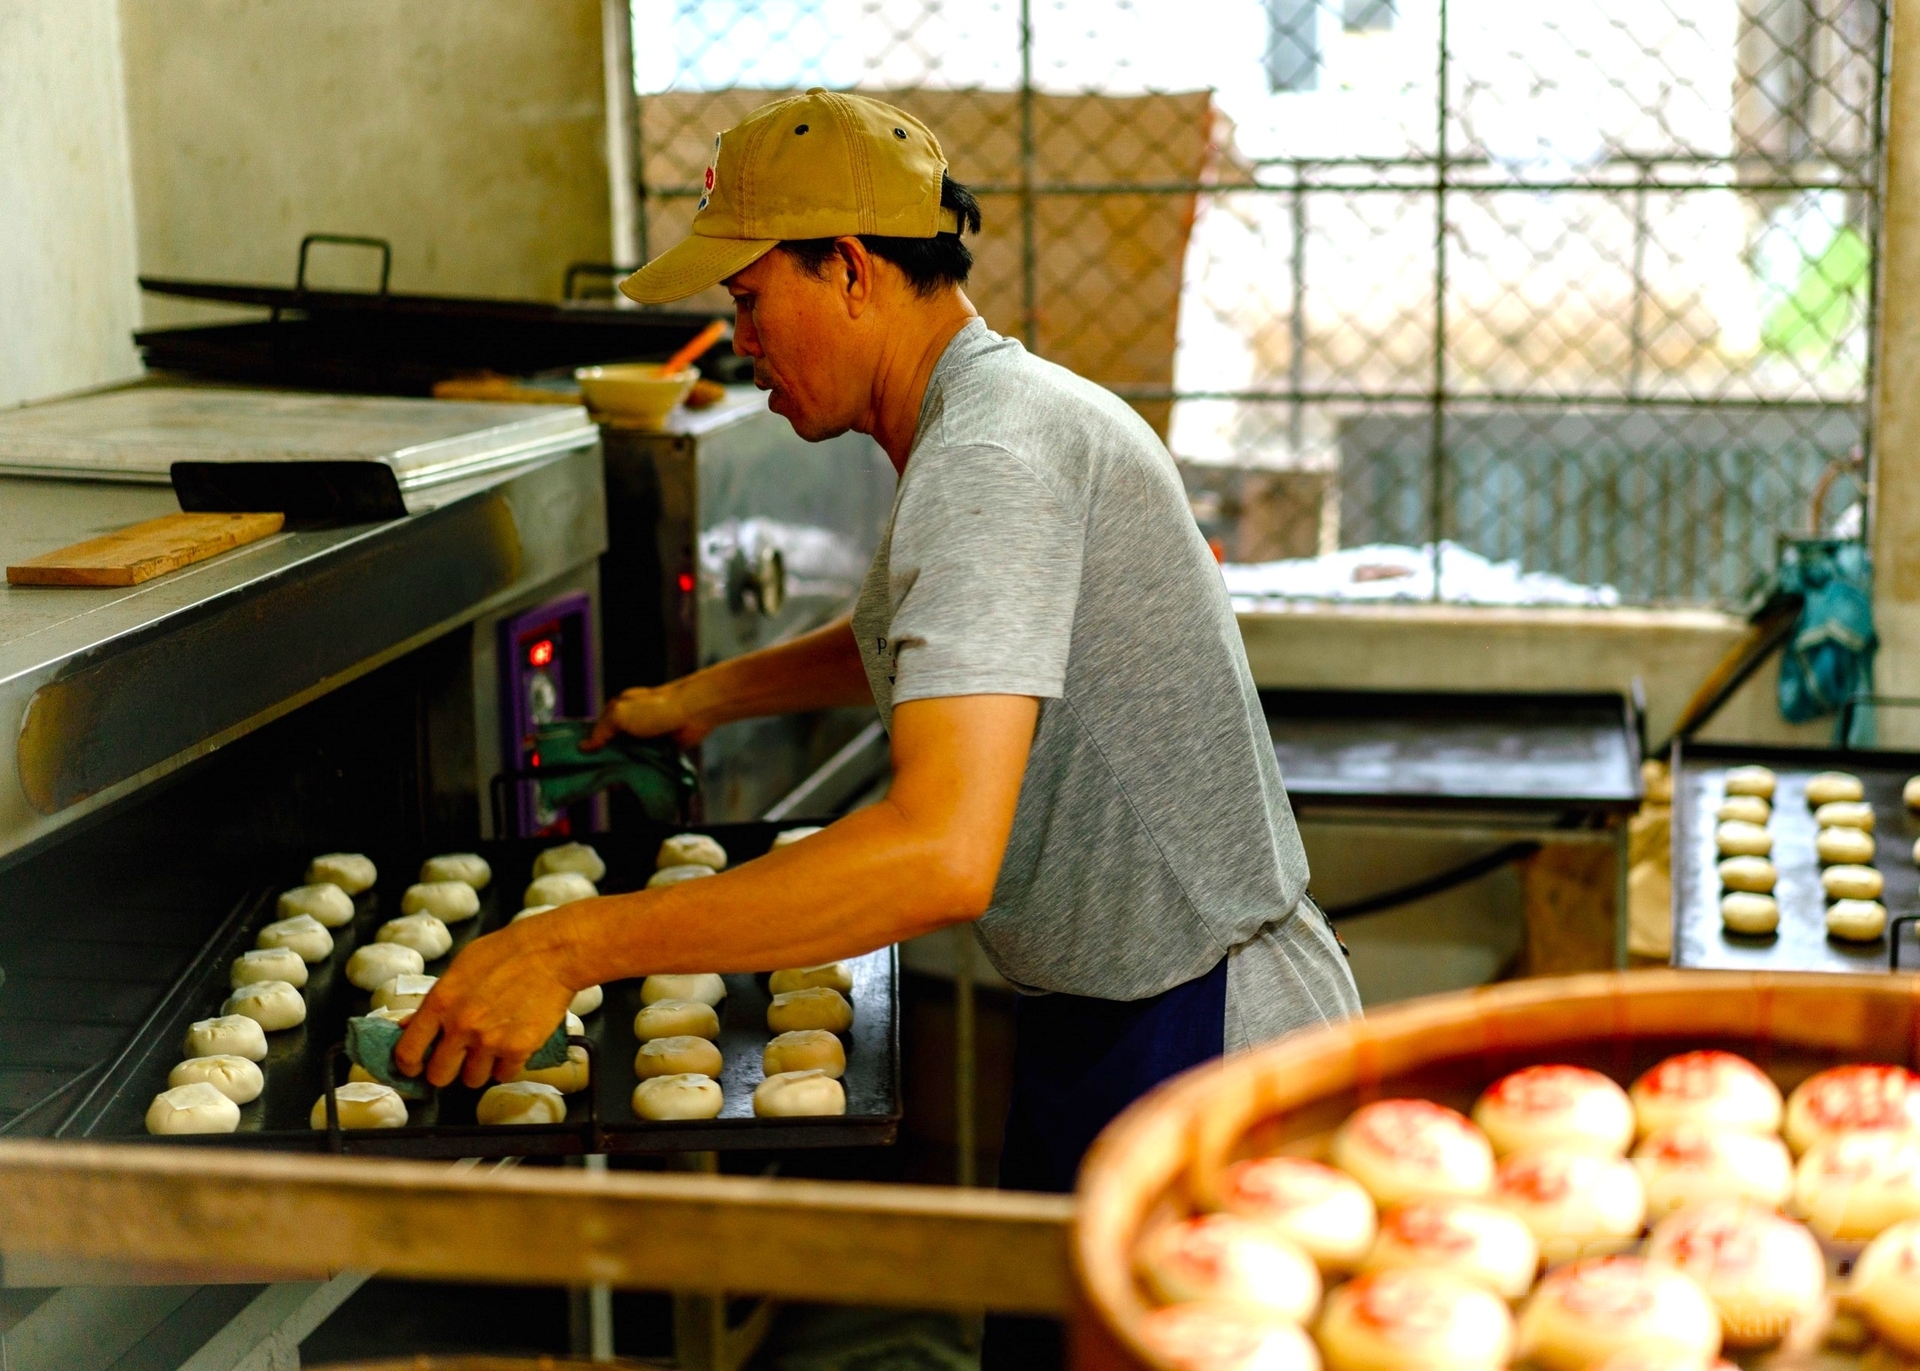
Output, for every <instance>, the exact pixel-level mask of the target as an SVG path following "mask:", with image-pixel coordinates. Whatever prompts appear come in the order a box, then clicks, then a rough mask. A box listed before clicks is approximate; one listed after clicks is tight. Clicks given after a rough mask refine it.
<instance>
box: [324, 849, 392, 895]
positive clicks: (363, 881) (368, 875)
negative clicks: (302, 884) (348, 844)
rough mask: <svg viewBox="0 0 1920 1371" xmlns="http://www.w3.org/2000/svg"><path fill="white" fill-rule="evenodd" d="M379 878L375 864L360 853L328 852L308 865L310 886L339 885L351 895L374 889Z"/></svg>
mask: <svg viewBox="0 0 1920 1371" xmlns="http://www.w3.org/2000/svg"><path fill="white" fill-rule="evenodd" d="M379 878H380V873H379V872H378V871H377V870H375V869H374V865H373V863H372V862H371V861H369V860H368V859H367V858H365V857H363V856H361V855H360V854H359V853H358V852H328V853H324V854H322V855H321V856H318V857H315V858H314V859H313V860H312V861H310V862H308V863H307V884H308V885H320V884H322V883H327V884H331V885H337V886H339V887H340V888H341V889H342V890H344V891H346V892H347V894H349V895H358V894H359V893H360V892H361V891H363V890H371V889H373V883H374V882H375V881H376V880H378V879H379Z"/></svg>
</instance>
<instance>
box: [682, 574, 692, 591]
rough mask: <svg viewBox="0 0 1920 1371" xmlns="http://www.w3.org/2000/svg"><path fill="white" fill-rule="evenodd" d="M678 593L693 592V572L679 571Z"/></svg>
mask: <svg viewBox="0 0 1920 1371" xmlns="http://www.w3.org/2000/svg"><path fill="white" fill-rule="evenodd" d="M680 593H681V594H682V595H691V594H693V573H692V572H691V571H683V572H681V573H680Z"/></svg>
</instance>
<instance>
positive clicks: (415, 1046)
mask: <svg viewBox="0 0 1920 1371" xmlns="http://www.w3.org/2000/svg"><path fill="white" fill-rule="evenodd" d="M541 917H542V918H545V917H548V916H546V915H542V916H541ZM539 922H540V919H537V918H536V919H522V920H520V921H519V922H518V923H512V924H508V925H507V926H506V927H505V928H503V929H501V930H499V931H498V932H496V933H489V934H488V935H487V936H486V937H484V938H476V939H474V941H473V942H471V943H469V944H468V945H467V947H466V949H465V950H464V951H462V952H461V953H460V955H459V956H458V957H456V958H455V959H454V962H453V965H452V966H450V967H448V968H447V971H446V974H445V975H443V976H442V977H441V978H440V979H439V981H437V982H436V983H435V984H434V987H433V990H432V992H431V993H430V994H429V995H428V996H427V998H426V1002H425V1003H424V1004H422V1005H421V1006H420V1008H418V1009H417V1010H415V1011H414V1014H413V1017H412V1018H411V1019H409V1020H408V1021H407V1028H406V1031H405V1032H404V1033H403V1034H401V1037H400V1043H399V1045H398V1046H397V1047H395V1048H394V1052H393V1058H394V1061H395V1063H396V1064H398V1066H399V1067H400V1070H401V1071H403V1072H405V1073H406V1074H407V1075H409V1076H417V1075H419V1074H420V1068H421V1065H422V1063H423V1062H424V1063H426V1068H427V1079H428V1080H429V1081H431V1082H433V1084H435V1085H449V1084H451V1083H452V1082H453V1078H454V1077H455V1076H459V1077H460V1079H461V1080H463V1081H465V1082H466V1083H467V1084H468V1085H469V1086H472V1087H473V1088H474V1089H476V1090H478V1089H479V1088H480V1087H481V1086H483V1085H485V1084H486V1083H487V1082H488V1081H489V1080H491V1079H496V1078H497V1079H499V1080H503V1081H504V1080H507V1079H509V1078H511V1077H512V1076H514V1075H515V1074H517V1073H518V1072H519V1070H520V1068H521V1067H523V1066H525V1065H526V1061H527V1058H528V1057H531V1056H532V1055H533V1054H534V1053H535V1052H538V1051H539V1050H540V1048H541V1046H542V1045H543V1044H544V1043H545V1042H546V1041H547V1039H549V1038H551V1037H552V1036H553V1030H554V1029H555V1028H556V1027H558V1026H559V1024H560V1023H561V1021H562V1020H563V1019H564V1018H565V1017H566V1013H567V1005H568V1004H570V1003H571V1002H572V1000H573V996H574V989H575V988H574V987H571V986H569V985H567V984H566V982H565V981H563V980H561V979H560V975H559V963H560V961H561V957H560V954H559V949H558V947H557V946H556V945H555V943H554V940H553V939H552V938H551V937H550V936H548V934H549V930H546V929H536V928H534V927H533V925H535V924H537V923H539ZM436 1035H438V1037H439V1045H438V1046H437V1047H435V1046H434V1038H435V1036H436ZM430 1047H432V1048H433V1058H432V1060H431V1061H428V1060H427V1049H428V1048H430ZM463 1065H464V1067H465V1069H464V1070H462V1067H463Z"/></svg>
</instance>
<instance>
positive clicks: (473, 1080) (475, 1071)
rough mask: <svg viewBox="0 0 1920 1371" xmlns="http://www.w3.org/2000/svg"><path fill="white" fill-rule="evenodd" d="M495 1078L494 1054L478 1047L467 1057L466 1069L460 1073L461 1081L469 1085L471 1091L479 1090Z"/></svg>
mask: <svg viewBox="0 0 1920 1371" xmlns="http://www.w3.org/2000/svg"><path fill="white" fill-rule="evenodd" d="M492 1078H493V1053H491V1052H489V1051H487V1050H486V1048H484V1047H477V1048H475V1049H474V1050H473V1052H472V1053H470V1054H469V1055H468V1057H467V1065H466V1069H465V1070H464V1071H462V1072H461V1073H460V1079H461V1080H463V1081H465V1082H466V1083H467V1088H468V1089H469V1090H478V1089H479V1088H480V1087H481V1086H483V1085H485V1084H486V1083H487V1082H488V1081H489V1080H491V1079H492Z"/></svg>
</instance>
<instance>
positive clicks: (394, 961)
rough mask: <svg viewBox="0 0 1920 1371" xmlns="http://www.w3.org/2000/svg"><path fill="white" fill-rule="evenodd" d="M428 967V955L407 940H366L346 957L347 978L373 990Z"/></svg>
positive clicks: (362, 987) (355, 985) (363, 988)
mask: <svg viewBox="0 0 1920 1371" xmlns="http://www.w3.org/2000/svg"><path fill="white" fill-rule="evenodd" d="M461 889H462V890H464V889H466V887H465V886H462V887H461ZM426 969H427V959H426V958H425V957H422V956H421V955H420V954H419V953H418V952H416V951H414V950H413V949H412V948H411V947H408V946H407V945H406V944H404V943H366V944H364V945H363V946H360V947H356V948H354V949H353V955H352V956H350V957H348V958H347V981H348V983H349V984H351V985H353V986H354V987H356V988H357V989H360V990H365V991H369V992H371V991H374V990H378V989H379V988H380V987H381V986H383V985H385V984H386V983H387V982H388V981H390V980H392V979H393V978H394V977H396V976H418V975H419V974H420V973H421V972H422V971H425V970H426Z"/></svg>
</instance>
